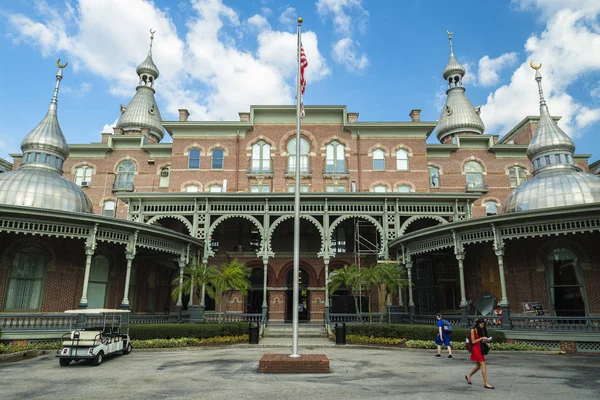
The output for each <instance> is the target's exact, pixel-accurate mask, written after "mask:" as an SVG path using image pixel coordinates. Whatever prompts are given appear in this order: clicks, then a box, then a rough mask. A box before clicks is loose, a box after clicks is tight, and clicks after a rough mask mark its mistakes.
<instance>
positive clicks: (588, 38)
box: [0, 0, 600, 161]
mask: <svg viewBox="0 0 600 400" xmlns="http://www.w3.org/2000/svg"><path fill="white" fill-rule="evenodd" d="M448 4H450V3H447V2H444V1H436V0H430V1H426V0H411V1H404V0H402V1H399V0H377V1H374V0H254V1H247V0H155V1H150V0H78V1H77V0H46V1H37V0H35V1H34V0H11V1H2V2H0V158H5V159H7V160H12V158H11V157H10V156H9V154H10V153H20V142H21V140H22V139H23V138H24V137H25V136H26V135H27V134H28V133H29V132H30V131H31V130H32V129H33V128H34V127H35V126H36V125H37V124H38V122H39V121H40V120H41V119H42V118H43V116H44V115H45V113H46V111H47V108H48V104H49V102H50V99H51V98H52V92H53V88H54V84H55V74H56V72H57V68H56V66H55V61H56V60H57V59H58V58H60V59H61V62H65V61H68V62H69V66H68V67H67V68H66V69H65V70H64V72H63V74H64V79H63V80H62V83H61V90H60V93H59V111H58V112H59V121H60V124H61V127H62V130H63V132H64V134H65V137H66V139H67V141H68V142H69V143H71V144H75V143H77V144H80V143H91V142H99V141H100V138H101V136H100V133H101V132H102V131H107V130H108V131H110V130H111V126H112V125H114V123H115V122H116V120H117V118H118V116H119V105H120V104H127V103H129V101H130V100H131V98H132V97H133V95H134V94H135V87H136V85H137V83H138V77H137V75H136V73H135V68H136V66H137V65H138V64H139V63H141V62H142V61H143V60H144V59H145V58H146V55H147V54H148V48H149V36H150V34H149V30H150V29H155V30H156V34H155V39H154V44H153V48H152V54H153V59H154V62H155V63H156V65H157V66H158V68H159V70H160V77H159V79H158V80H157V81H156V84H155V89H156V98H157V102H158V106H159V109H160V111H161V114H162V116H163V118H164V119H165V120H177V119H178V112H177V110H178V109H179V108H186V109H188V110H189V112H190V113H191V117H190V120H198V121H213V120H238V112H240V111H249V108H250V105H254V104H269V105H271V104H294V102H295V100H294V94H295V74H296V65H295V60H296V19H297V17H299V16H300V17H302V18H303V19H304V23H303V28H302V29H303V36H302V41H303V46H304V48H305V52H306V56H307V58H308V63H309V66H308V68H307V69H306V78H307V82H308V83H307V88H306V93H305V95H304V102H305V104H307V105H313V104H319V105H322V104H328V105H346V106H347V107H348V111H354V112H359V113H360V115H359V120H360V121H409V120H410V118H409V116H408V114H409V112H410V111H411V110H412V109H421V110H422V113H421V120H423V121H436V120H437V119H438V118H439V115H440V111H441V109H442V106H443V104H444V101H445V97H446V94H445V90H446V84H445V82H444V80H443V78H442V76H441V74H442V71H443V69H444V67H445V65H446V63H447V62H448V57H449V45H448V36H447V34H446V30H450V31H452V32H453V44H454V53H455V56H456V58H457V60H458V61H459V62H460V63H462V64H463V65H464V66H465V68H466V69H467V75H466V76H465V78H464V84H465V87H466V89H467V91H466V94H467V96H468V97H469V99H470V100H471V102H472V103H473V104H474V105H482V109H481V110H482V111H481V117H482V119H483V122H484V124H485V125H486V132H485V133H487V134H498V135H500V136H503V135H504V134H505V133H507V132H508V131H509V130H510V129H511V128H512V127H514V126H515V125H516V124H517V123H518V122H519V121H521V120H522V119H523V118H524V117H525V116H527V115H539V97H538V91H537V84H536V82H535V80H534V71H533V70H532V69H531V68H530V67H529V62H530V61H532V60H533V61H534V62H535V63H536V64H539V63H542V65H543V66H542V69H541V70H540V72H541V73H542V75H543V78H544V79H543V86H544V92H545V96H546V99H547V102H548V106H549V109H550V112H551V114H552V115H559V116H562V119H561V121H560V122H559V126H560V127H561V128H562V129H563V130H564V131H565V132H566V133H567V134H569V135H570V136H571V137H572V138H573V140H574V141H575V144H576V152H577V153H585V154H592V157H591V158H590V161H595V160H598V159H600V1H598V0H497V1H481V0H463V1H462V2H460V7H457V6H452V7H449V6H448ZM452 4H458V3H452ZM165 141H166V142H168V141H169V138H168V137H167V138H165ZM429 142H431V143H435V142H436V139H435V135H431V137H430V139H429Z"/></svg>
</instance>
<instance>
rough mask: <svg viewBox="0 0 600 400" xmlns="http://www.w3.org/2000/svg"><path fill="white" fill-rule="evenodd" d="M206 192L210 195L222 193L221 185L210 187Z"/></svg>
mask: <svg viewBox="0 0 600 400" xmlns="http://www.w3.org/2000/svg"><path fill="white" fill-rule="evenodd" d="M207 191H208V192H212V193H222V192H223V185H210V186H209V187H208V190H207Z"/></svg>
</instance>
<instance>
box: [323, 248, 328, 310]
mask: <svg viewBox="0 0 600 400" xmlns="http://www.w3.org/2000/svg"><path fill="white" fill-rule="evenodd" d="M323 261H324V263H325V308H329V285H328V283H329V260H328V259H324V260H323Z"/></svg>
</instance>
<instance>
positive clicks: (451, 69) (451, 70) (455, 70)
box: [442, 54, 467, 81]
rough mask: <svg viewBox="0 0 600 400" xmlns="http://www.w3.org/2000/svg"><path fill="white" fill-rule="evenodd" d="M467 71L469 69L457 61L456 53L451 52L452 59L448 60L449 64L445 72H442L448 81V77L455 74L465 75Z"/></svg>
mask: <svg viewBox="0 0 600 400" xmlns="http://www.w3.org/2000/svg"><path fill="white" fill-rule="evenodd" d="M466 73H467V70H466V69H465V67H463V66H462V65H461V64H460V63H459V62H458V61H456V58H454V54H450V61H448V64H446V68H444V72H442V76H443V77H444V80H446V81H447V80H448V78H450V77H451V76H454V75H460V76H463V77H464V76H465V74H466Z"/></svg>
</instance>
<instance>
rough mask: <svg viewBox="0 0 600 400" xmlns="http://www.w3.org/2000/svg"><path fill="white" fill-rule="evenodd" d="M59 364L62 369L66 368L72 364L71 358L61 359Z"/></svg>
mask: <svg viewBox="0 0 600 400" xmlns="http://www.w3.org/2000/svg"><path fill="white" fill-rule="evenodd" d="M58 363H59V364H60V366H61V367H66V366H67V365H69V364H71V359H70V358H59V359H58Z"/></svg>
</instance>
